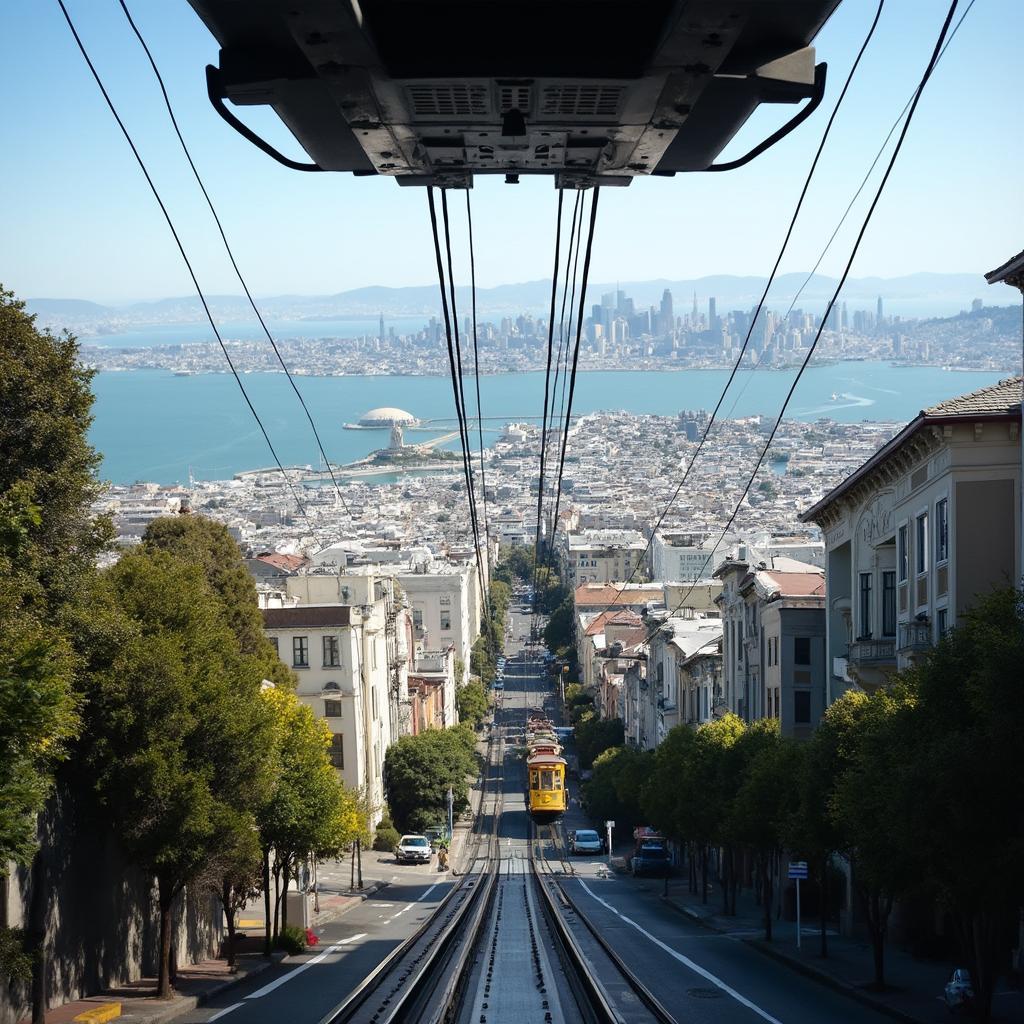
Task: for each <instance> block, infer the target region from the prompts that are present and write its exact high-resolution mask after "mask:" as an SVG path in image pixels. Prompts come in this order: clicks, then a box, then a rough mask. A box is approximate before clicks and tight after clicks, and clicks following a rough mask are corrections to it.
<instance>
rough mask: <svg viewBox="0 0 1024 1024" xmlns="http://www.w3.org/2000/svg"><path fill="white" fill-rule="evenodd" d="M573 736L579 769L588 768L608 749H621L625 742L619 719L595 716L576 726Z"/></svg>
mask: <svg viewBox="0 0 1024 1024" xmlns="http://www.w3.org/2000/svg"><path fill="white" fill-rule="evenodd" d="M575 736H576V753H577V754H578V755H579V759H580V767H581V768H590V767H591V766H592V765H593V763H594V761H595V759H596V758H597V757H598V755H599V754H601V753H603V752H604V751H605V750H608V749H609V748H610V747H621V746H622V745H623V743H625V740H626V737H625V733H624V731H623V728H622V719H621V718H598V717H597V716H596V715H592V716H591V717H589V718H586V719H584V720H582V721H581V722H580V723H579V724H578V725H577V726H576V731H575Z"/></svg>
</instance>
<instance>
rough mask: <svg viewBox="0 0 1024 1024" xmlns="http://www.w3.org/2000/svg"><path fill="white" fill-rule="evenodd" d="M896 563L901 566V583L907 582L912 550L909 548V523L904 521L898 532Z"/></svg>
mask: <svg viewBox="0 0 1024 1024" xmlns="http://www.w3.org/2000/svg"><path fill="white" fill-rule="evenodd" d="M896 564H897V565H898V566H899V571H900V583H906V581H907V577H908V576H909V575H910V552H909V551H908V550H907V524H906V523H904V524H903V525H902V526H901V527H900V528H899V532H898V533H897V534H896Z"/></svg>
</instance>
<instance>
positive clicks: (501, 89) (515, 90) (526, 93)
mask: <svg viewBox="0 0 1024 1024" xmlns="http://www.w3.org/2000/svg"><path fill="white" fill-rule="evenodd" d="M531 93H532V89H531V88H530V86H528V85H499V86H498V111H499V112H500V113H502V114H504V113H505V111H506V110H519V111H521V112H522V113H524V114H526V113H528V112H529V110H530V95H531Z"/></svg>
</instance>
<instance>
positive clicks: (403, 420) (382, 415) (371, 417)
mask: <svg viewBox="0 0 1024 1024" xmlns="http://www.w3.org/2000/svg"><path fill="white" fill-rule="evenodd" d="M417 422H418V421H417V419H416V417H415V416H413V414H412V413H411V412H406V411H405V410H404V409H392V408H390V407H389V406H382V407H381V408H380V409H371V410H370V411H369V412H368V413H366V414H365V415H363V416H362V417H360V419H359V426H361V427H393V426H395V425H396V424H397V425H398V426H401V427H411V426H414V425H415V424H416V423H417Z"/></svg>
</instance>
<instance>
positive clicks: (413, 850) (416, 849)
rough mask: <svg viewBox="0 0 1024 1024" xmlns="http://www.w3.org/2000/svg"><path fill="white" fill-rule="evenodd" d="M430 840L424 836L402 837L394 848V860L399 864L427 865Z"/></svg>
mask: <svg viewBox="0 0 1024 1024" xmlns="http://www.w3.org/2000/svg"><path fill="white" fill-rule="evenodd" d="M430 854H431V851H430V840H429V839H428V838H427V837H426V836H414V835H408V836H402V839H401V841H400V842H399V844H398V845H397V846H396V847H395V860H396V861H398V863H399V864H429V863H430Z"/></svg>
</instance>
